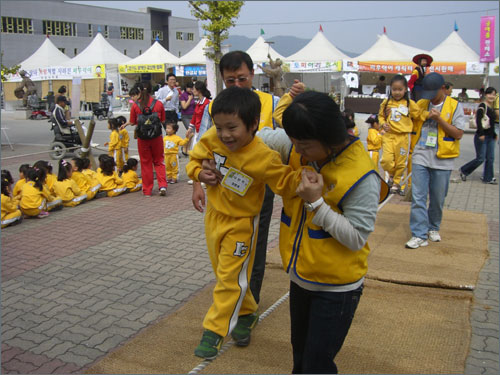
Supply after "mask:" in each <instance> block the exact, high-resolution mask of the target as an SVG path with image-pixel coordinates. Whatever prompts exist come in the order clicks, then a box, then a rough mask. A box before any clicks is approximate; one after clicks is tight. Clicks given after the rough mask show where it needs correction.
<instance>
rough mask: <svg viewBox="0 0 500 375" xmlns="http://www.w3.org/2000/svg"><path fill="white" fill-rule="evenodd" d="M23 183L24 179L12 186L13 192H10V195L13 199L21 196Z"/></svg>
mask: <svg viewBox="0 0 500 375" xmlns="http://www.w3.org/2000/svg"><path fill="white" fill-rule="evenodd" d="M25 183H26V179H25V178H21V179H20V180H19V181H17V182H16V184H15V185H14V190H13V191H12V195H13V196H14V197H17V196H19V195H20V194H21V191H22V190H23V186H24V184H25Z"/></svg>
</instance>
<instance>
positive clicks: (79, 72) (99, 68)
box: [7, 64, 106, 82]
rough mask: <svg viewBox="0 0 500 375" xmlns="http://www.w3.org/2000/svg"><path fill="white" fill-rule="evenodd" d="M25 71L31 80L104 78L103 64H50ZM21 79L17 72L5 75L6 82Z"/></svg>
mask: <svg viewBox="0 0 500 375" xmlns="http://www.w3.org/2000/svg"><path fill="white" fill-rule="evenodd" d="M25 71H26V73H28V76H29V77H30V79H31V80H32V81H45V80H49V79H68V80H71V79H73V77H80V78H81V79H90V78H106V68H105V65H104V64H102V65H90V66H74V67H65V66H64V67H63V66H51V67H47V68H38V69H26V70H25ZM22 80H23V79H22V77H21V76H20V75H19V73H16V74H12V75H10V76H8V77H7V81H8V82H21V81H22Z"/></svg>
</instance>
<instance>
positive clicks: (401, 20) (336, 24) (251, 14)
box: [69, 1, 499, 56]
mask: <svg viewBox="0 0 500 375" xmlns="http://www.w3.org/2000/svg"><path fill="white" fill-rule="evenodd" d="M69 2H72V3H78V4H87V5H98V6H105V7H108V8H115V9H126V10H134V11H137V10H138V9H139V8H146V7H148V6H149V7H155V8H163V9H169V10H171V11H172V15H173V16H176V17H185V18H194V17H193V16H192V15H191V12H190V7H189V5H188V2H187V1H69ZM498 11H499V2H498V1H246V2H245V4H244V5H243V7H242V9H241V11H240V15H239V17H238V19H237V22H236V26H235V27H233V28H231V29H230V30H229V33H230V35H244V36H247V37H249V38H252V39H253V38H255V39H256V38H257V37H258V36H259V35H260V30H261V29H262V30H264V33H265V34H264V39H266V40H272V37H273V36H278V35H292V36H296V37H299V38H304V39H311V38H312V37H314V35H315V34H316V33H317V32H318V30H319V27H320V25H321V26H322V28H323V32H324V34H325V36H326V37H327V38H328V40H329V41H330V42H331V43H333V44H334V45H335V46H337V47H339V48H341V49H343V50H344V51H350V52H356V53H359V54H361V53H363V52H364V51H366V50H367V49H368V48H370V47H371V46H372V45H373V44H374V43H375V42H376V40H377V34H379V35H380V34H382V33H383V30H384V27H385V28H386V30H387V32H386V34H387V36H388V37H389V38H390V39H392V40H395V41H397V42H400V43H404V44H408V45H410V46H413V47H416V48H421V49H424V50H428V51H429V50H432V49H433V48H435V47H436V46H437V45H438V44H439V43H441V42H442V41H443V40H444V39H445V38H446V37H447V36H448V35H449V34H450V33H451V32H452V31H453V30H454V25H455V22H456V24H457V26H458V34H459V35H460V37H461V38H462V39H463V40H464V41H465V42H466V43H467V44H468V45H469V46H470V47H471V48H472V49H473V50H474V51H476V53H479V28H480V18H481V16H497V20H496V29H495V44H496V51H495V54H496V56H498V50H499V48H498V36H499V33H498V30H499V25H498V22H499V20H498ZM200 35H203V33H201V34H200Z"/></svg>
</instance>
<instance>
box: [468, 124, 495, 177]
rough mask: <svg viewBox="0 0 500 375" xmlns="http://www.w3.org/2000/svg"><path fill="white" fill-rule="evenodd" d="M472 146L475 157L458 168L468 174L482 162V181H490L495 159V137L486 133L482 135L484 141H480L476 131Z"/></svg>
mask: <svg viewBox="0 0 500 375" xmlns="http://www.w3.org/2000/svg"><path fill="white" fill-rule="evenodd" d="M474 148H475V149H476V158H475V159H473V160H471V161H470V162H468V163H467V164H465V165H463V166H462V167H461V168H460V170H461V171H462V173H463V174H464V175H466V176H468V175H470V174H471V173H472V172H474V170H475V169H476V168H477V167H479V166H480V165H481V164H483V162H484V171H483V181H484V182H488V181H491V180H492V179H493V163H494V161H495V138H493V137H491V136H489V135H487V136H485V137H484V141H481V140H480V139H479V136H478V135H477V133H476V134H475V135H474Z"/></svg>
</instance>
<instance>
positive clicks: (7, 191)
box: [2, 169, 14, 196]
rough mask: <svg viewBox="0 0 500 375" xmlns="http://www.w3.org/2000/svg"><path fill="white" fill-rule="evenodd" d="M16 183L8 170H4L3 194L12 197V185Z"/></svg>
mask: <svg viewBox="0 0 500 375" xmlns="http://www.w3.org/2000/svg"><path fill="white" fill-rule="evenodd" d="M13 183H14V179H13V178H12V175H11V174H10V172H9V171H8V170H7V169H2V194H3V195H7V196H9V195H10V185H12V184H13Z"/></svg>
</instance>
